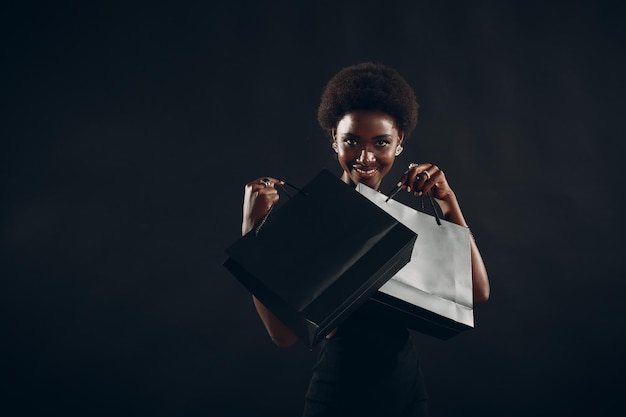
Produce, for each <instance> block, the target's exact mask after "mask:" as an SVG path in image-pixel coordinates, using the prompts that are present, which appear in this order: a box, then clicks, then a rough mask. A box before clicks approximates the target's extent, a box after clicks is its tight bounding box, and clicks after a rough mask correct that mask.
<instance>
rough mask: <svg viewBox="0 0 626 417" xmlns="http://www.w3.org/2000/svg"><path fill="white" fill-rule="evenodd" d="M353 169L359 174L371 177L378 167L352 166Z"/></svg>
mask: <svg viewBox="0 0 626 417" xmlns="http://www.w3.org/2000/svg"><path fill="white" fill-rule="evenodd" d="M353 168H354V170H355V171H356V172H357V173H358V174H359V175H361V176H366V177H371V176H372V175H374V174H375V173H376V171H378V168H369V167H360V168H357V167H356V166H355V167H353Z"/></svg>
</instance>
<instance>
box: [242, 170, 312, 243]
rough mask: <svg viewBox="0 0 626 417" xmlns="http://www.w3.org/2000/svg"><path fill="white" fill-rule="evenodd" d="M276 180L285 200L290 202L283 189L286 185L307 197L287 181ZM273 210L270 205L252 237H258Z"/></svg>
mask: <svg viewBox="0 0 626 417" xmlns="http://www.w3.org/2000/svg"><path fill="white" fill-rule="evenodd" d="M278 180H279V181H280V183H277V185H278V186H279V187H280V188H281V189H282V190H283V191H284V192H285V194H286V195H287V198H289V199H290V200H291V194H289V191H287V189H286V188H285V185H288V186H289V187H291V188H293V189H294V190H296V191H298V192H299V193H300V194H302V195H307V194H306V193H305V192H304V191H302V190H301V189H300V188H298V187H296V186H295V185H293V184H290V183H288V182H287V181H284V180H281V179H278ZM273 208H274V205H273V204H272V205H271V206H270V209H269V210H268V211H267V213H265V216H263V219H261V223H259V225H258V226H257V227H256V228H255V229H254V236H258V235H259V231H260V230H261V227H263V225H264V224H265V222H266V221H267V218H268V217H269V216H270V213H271V212H272V209H273Z"/></svg>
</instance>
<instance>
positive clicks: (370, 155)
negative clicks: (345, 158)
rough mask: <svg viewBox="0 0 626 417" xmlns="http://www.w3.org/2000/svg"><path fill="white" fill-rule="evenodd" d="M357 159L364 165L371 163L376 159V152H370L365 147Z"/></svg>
mask: <svg viewBox="0 0 626 417" xmlns="http://www.w3.org/2000/svg"><path fill="white" fill-rule="evenodd" d="M356 161H357V162H358V163H359V164H362V165H369V164H370V163H372V162H374V161H376V156H375V155H374V152H370V151H368V150H367V149H365V148H364V149H362V150H361V153H360V154H359V157H358V158H357V160H356Z"/></svg>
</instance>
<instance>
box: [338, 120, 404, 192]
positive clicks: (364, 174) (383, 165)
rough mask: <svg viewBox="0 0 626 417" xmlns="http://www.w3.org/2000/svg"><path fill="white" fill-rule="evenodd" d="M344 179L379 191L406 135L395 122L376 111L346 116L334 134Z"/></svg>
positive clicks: (340, 121) (352, 183)
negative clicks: (399, 130)
mask: <svg viewBox="0 0 626 417" xmlns="http://www.w3.org/2000/svg"><path fill="white" fill-rule="evenodd" d="M333 136H334V138H335V143H336V144H337V146H336V148H335V149H336V151H337V154H338V159H339V164H340V165H341V167H342V168H343V171H344V172H343V175H342V176H341V179H342V180H343V181H344V182H346V183H347V184H351V185H356V184H357V183H362V184H365V185H367V186H369V187H371V188H373V189H375V190H377V189H378V187H379V186H380V183H381V181H382V179H383V177H384V176H385V175H387V173H388V172H389V170H390V169H391V167H392V166H393V162H394V161H395V159H396V149H397V147H398V146H399V145H400V144H401V143H402V140H403V139H404V134H403V133H402V132H398V128H397V126H396V122H395V120H394V119H393V118H392V117H391V116H390V115H388V114H387V113H384V112H381V111H375V110H355V111H351V112H348V113H346V114H345V115H344V116H343V117H342V118H341V119H340V120H339V122H338V123H337V128H336V129H335V130H334V131H333Z"/></svg>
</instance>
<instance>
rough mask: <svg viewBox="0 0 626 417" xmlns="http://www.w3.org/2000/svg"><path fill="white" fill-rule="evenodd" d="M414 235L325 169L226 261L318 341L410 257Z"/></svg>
mask: <svg viewBox="0 0 626 417" xmlns="http://www.w3.org/2000/svg"><path fill="white" fill-rule="evenodd" d="M415 238H416V234H415V233H414V232H412V231H411V230H410V229H409V228H407V227H406V226H404V225H403V224H402V223H401V222H399V221H397V220H396V219H394V218H393V217H392V216H390V215H389V214H387V213H386V212H385V211H384V210H381V209H380V208H379V207H377V206H376V205H375V204H372V202H370V201H369V200H368V199H367V198H365V197H364V196H362V195H361V194H359V193H358V192H356V191H355V190H354V188H352V187H350V186H349V185H347V184H345V183H344V182H343V181H341V179H339V178H337V177H336V176H335V175H333V174H331V173H330V172H329V171H327V170H322V171H321V172H320V173H319V174H318V175H317V176H316V177H315V178H313V180H311V181H310V182H309V183H308V184H307V185H306V186H305V187H303V189H302V190H301V192H299V193H297V194H296V195H294V196H293V197H292V198H290V199H289V200H287V201H286V202H285V203H284V204H282V205H280V206H277V207H276V208H275V209H274V210H273V211H272V212H271V214H270V215H269V216H268V217H267V219H266V221H265V223H264V224H263V226H262V227H261V228H260V229H259V230H258V233H257V231H255V230H252V231H251V232H249V233H248V234H246V235H245V236H242V237H241V238H240V239H239V240H237V241H236V242H235V243H234V244H233V245H232V246H230V247H229V248H228V249H227V250H226V253H227V255H228V257H227V259H226V261H225V262H224V266H225V267H226V268H227V269H228V270H229V271H230V272H231V273H232V274H233V275H234V276H235V277H236V278H237V279H238V280H239V281H240V282H241V283H242V284H243V285H244V286H245V287H246V288H247V289H248V290H249V291H250V292H251V293H252V294H253V295H255V296H256V297H257V298H258V299H259V300H260V301H261V302H262V303H263V304H264V305H265V306H266V307H268V308H269V309H270V310H271V311H272V312H273V313H274V314H275V315H276V316H277V317H278V318H279V319H280V320H281V321H282V322H283V323H284V324H285V325H286V326H288V327H289V328H290V329H291V330H292V331H293V332H294V333H295V334H296V335H297V336H298V337H299V338H300V340H302V341H303V342H304V343H305V344H306V345H307V346H309V347H310V348H312V347H313V346H314V345H316V344H317V343H318V342H319V341H321V340H322V339H323V338H324V336H326V335H327V334H328V333H329V332H330V331H332V330H333V329H334V328H335V327H336V326H337V325H338V324H339V323H341V322H342V321H343V320H344V319H346V318H347V317H348V316H349V315H350V314H351V313H352V312H353V311H354V310H355V309H356V308H357V307H359V306H360V305H362V304H363V303H364V302H365V301H367V299H368V298H369V297H370V296H371V295H372V294H373V293H375V292H376V290H378V288H380V286H382V285H383V284H384V283H385V282H386V281H387V280H388V279H390V278H391V277H392V276H393V275H394V274H396V273H397V272H398V271H399V270H400V269H401V268H402V267H403V266H404V265H406V264H407V262H408V261H409V259H410V257H411V251H412V249H413V244H414V242H415Z"/></svg>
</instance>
